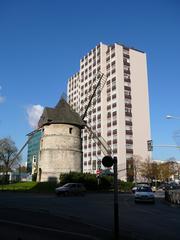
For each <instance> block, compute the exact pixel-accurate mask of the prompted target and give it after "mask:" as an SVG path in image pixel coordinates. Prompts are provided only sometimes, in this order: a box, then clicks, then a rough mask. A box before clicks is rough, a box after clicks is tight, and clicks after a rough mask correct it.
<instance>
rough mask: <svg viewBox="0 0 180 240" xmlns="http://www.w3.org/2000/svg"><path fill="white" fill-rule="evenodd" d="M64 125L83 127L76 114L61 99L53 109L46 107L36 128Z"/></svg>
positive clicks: (82, 122)
mask: <svg viewBox="0 0 180 240" xmlns="http://www.w3.org/2000/svg"><path fill="white" fill-rule="evenodd" d="M53 123H65V124H70V125H76V126H79V127H83V126H84V125H85V123H84V121H83V120H82V119H81V117H80V116H79V114H78V113H76V112H75V111H74V110H72V109H71V107H70V105H69V104H68V103H67V102H66V100H65V99H63V98H61V99H60V101H59V102H58V104H57V105H56V107H55V108H49V107H46V108H45V109H44V111H43V114H42V116H41V118H40V120H39V123H38V126H39V127H42V126H44V125H47V124H53Z"/></svg>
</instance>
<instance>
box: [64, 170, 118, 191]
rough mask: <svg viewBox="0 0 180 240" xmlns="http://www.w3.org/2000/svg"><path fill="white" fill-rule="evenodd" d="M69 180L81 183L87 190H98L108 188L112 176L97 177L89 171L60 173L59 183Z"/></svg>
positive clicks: (110, 184)
mask: <svg viewBox="0 0 180 240" xmlns="http://www.w3.org/2000/svg"><path fill="white" fill-rule="evenodd" d="M69 182H77V183H78V182H79V183H83V184H84V186H85V187H86V189H87V190H98V189H102V190H103V189H109V188H110V187H111V186H112V182H113V177H111V176H102V177H100V179H99V185H98V179H97V176H96V174H91V173H78V172H70V173H62V174H60V184H61V185H64V184H65V183H69Z"/></svg>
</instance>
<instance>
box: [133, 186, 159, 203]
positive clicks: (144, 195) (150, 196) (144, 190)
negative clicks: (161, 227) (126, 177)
mask: <svg viewBox="0 0 180 240" xmlns="http://www.w3.org/2000/svg"><path fill="white" fill-rule="evenodd" d="M134 201H135V203H137V202H151V203H155V196H154V193H153V192H152V189H151V187H149V186H141V187H138V188H137V190H136V192H135V195H134Z"/></svg>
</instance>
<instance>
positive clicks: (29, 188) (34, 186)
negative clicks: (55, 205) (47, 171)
mask: <svg viewBox="0 0 180 240" xmlns="http://www.w3.org/2000/svg"><path fill="white" fill-rule="evenodd" d="M56 186H57V184H56V183H53V182H52V183H51V182H40V183H39V182H20V183H12V184H7V185H2V184H1V185H0V191H16V192H18V191H23V192H24V191H26V192H35V193H52V192H54V189H55V187H56Z"/></svg>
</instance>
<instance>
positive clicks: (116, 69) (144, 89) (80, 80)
mask: <svg viewBox="0 0 180 240" xmlns="http://www.w3.org/2000/svg"><path fill="white" fill-rule="evenodd" d="M99 71H100V72H101V73H103V74H104V75H105V76H106V78H107V80H106V84H105V85H104V87H103V89H102V91H100V89H98V90H97V95H96V96H95V98H93V101H92V104H91V108H90V110H89V111H88V114H87V122H88V124H89V125H91V127H92V130H93V131H96V133H97V135H98V136H102V137H103V138H104V139H105V141H106V142H107V144H108V145H109V146H110V147H111V149H112V152H113V155H114V156H117V159H118V176H119V178H121V179H125V180H126V179H127V177H128V178H130V177H131V174H132V166H133V160H132V159H133V156H134V155H138V156H139V158H141V159H142V160H144V159H147V158H148V157H149V155H150V152H148V149H147V141H148V140H149V139H151V138H150V119H149V97H148V79H147V63H146V54H145V53H144V52H142V51H140V50H137V49H134V48H129V47H126V46H124V45H122V44H119V43H115V44H112V45H106V44H103V43H100V44H99V45H97V46H96V47H95V48H94V49H92V50H91V51H90V52H89V53H88V54H86V55H85V56H84V57H83V58H82V59H81V60H80V70H79V72H77V73H76V74H74V75H73V76H72V77H71V78H69V80H68V88H67V95H68V99H69V103H70V105H71V106H72V107H73V108H74V110H76V111H77V112H80V113H82V112H83V111H84V109H85V107H86V105H87V103H88V98H89V96H90V94H91V93H92V91H93V88H94V83H95V81H97V78H96V74H97V73H98V72H99ZM82 139H83V171H84V172H91V173H95V172H96V171H97V170H98V169H99V168H102V166H101V159H102V157H103V152H102V149H101V146H100V144H97V143H96V142H94V141H93V139H92V135H89V134H88V131H87V129H84V130H83V133H82Z"/></svg>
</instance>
